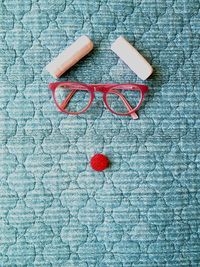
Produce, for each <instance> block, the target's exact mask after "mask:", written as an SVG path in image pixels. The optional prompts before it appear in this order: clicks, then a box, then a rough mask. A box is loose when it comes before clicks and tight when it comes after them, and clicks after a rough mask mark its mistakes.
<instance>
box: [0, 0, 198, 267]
mask: <svg viewBox="0 0 200 267" xmlns="http://www.w3.org/2000/svg"><path fill="white" fill-rule="evenodd" d="M0 6H1V9H0V29H1V31H0V48H1V49H0V73H1V76H0V84H1V89H0V107H1V113H0V123H1V125H0V142H1V147H0V149H1V153H0V155H1V158H0V169H1V172H0V175H1V177H0V266H2V267H4V266H5V267H6V266H11V267H15V266H42V267H45V266H53V267H59V266H67V267H87V266H89V267H90V266H91V267H94V266H100V267H131V266H138V267H148V266H151V267H162V266H163V267H175V266H176V267H182V266H187V267H191V266H200V238H199V235H200V209H199V208H200V180H199V165H200V135H199V128H200V116H199V115H200V112H199V105H200V90H199V88H200V87H199V85H200V83H199V68H200V64H199V58H200V48H199V40H200V39H199V37H200V36H199V33H200V24H199V15H200V14H199V9H200V3H199V0H192V1H188V0H152V1H146V0H143V1H142V0H101V1H100V0H93V1H92V0H85V1H84V0H3V1H1V4H0ZM83 34H86V35H88V36H89V37H90V38H91V39H92V40H93V41H94V43H95V49H94V50H93V52H92V53H90V55H88V56H87V57H85V58H84V59H83V60H81V61H80V62H79V63H78V64H77V65H76V66H75V67H73V68H72V69H71V70H70V71H69V72H67V73H66V74H65V75H64V76H63V77H62V79H63V80H71V81H82V82H89V83H100V82H102V83H105V82H117V83H126V82H141V81H140V80H139V79H137V78H136V76H135V75H134V74H133V73H132V72H131V70H130V69H129V68H127V67H126V66H125V64H124V63H122V62H121V60H119V59H118V58H117V56H116V55H115V54H114V53H113V52H112V51H111V50H110V45H111V43H112V42H113V41H114V40H115V39H116V38H117V37H118V36H119V35H124V36H125V37H126V38H127V39H128V41H129V42H131V43H132V44H134V46H135V47H136V48H137V49H138V50H139V51H140V52H141V53H142V54H143V55H144V56H145V57H146V58H147V59H148V60H149V62H150V63H151V64H152V66H153V67H154V75H153V76H152V77H151V78H150V79H149V80H148V81H147V82H145V83H146V84H148V85H149V88H150V90H149V93H148V95H147V96H146V98H145V102H144V104H143V106H142V107H141V109H140V111H139V112H138V114H139V120H137V121H133V120H132V119H131V118H129V117H127V118H126V117H125V118H121V117H117V116H115V115H113V114H111V113H109V111H107V110H106V109H105V107H104V105H103V102H102V99H101V95H97V98H96V100H95V102H94V104H93V107H92V108H91V109H90V110H88V112H87V113H85V114H83V115H81V116H66V115H64V114H61V113H59V112H58V111H57V109H56V107H55V105H54V102H53V99H52V96H51V92H50V90H48V87H47V85H48V83H49V82H50V81H53V78H51V77H50V75H49V74H48V73H47V72H45V71H44V66H45V65H46V64H47V63H48V62H49V61H50V60H51V59H52V58H53V57H55V56H56V55H57V54H58V53H59V52H60V51H62V50H63V49H64V48H65V47H66V46H67V45H69V44H71V43H72V42H73V41H74V40H75V39H77V38H78V37H79V36H81V35H83ZM94 153H104V154H106V155H107V156H108V157H109V159H110V161H111V162H112V164H111V166H110V168H109V169H107V170H106V171H105V172H102V173H97V172H94V171H92V170H91V168H90V166H89V160H90V158H91V156H92V155H93V154H94Z"/></svg>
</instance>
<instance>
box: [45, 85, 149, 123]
mask: <svg viewBox="0 0 200 267" xmlns="http://www.w3.org/2000/svg"><path fill="white" fill-rule="evenodd" d="M60 86H67V87H68V88H70V89H71V90H72V91H71V93H70V94H69V95H68V96H67V97H66V98H65V100H64V101H63V102H62V103H61V105H59V104H58V102H57V100H56V96H55V91H56V89H57V88H58V87H60ZM49 89H50V90H52V94H53V98H54V101H55V104H56V106H57V107H58V109H59V110H60V111H61V112H64V113H66V114H71V115H78V114H81V113H84V112H86V111H87V110H88V108H89V107H90V106H91V104H92V101H93V100H94V98H95V92H101V93H103V101H104V103H105V105H106V107H107V108H108V110H110V112H112V113H114V114H115V115H119V116H129V115H130V116H131V117H132V118H133V119H137V118H138V116H137V114H136V111H137V110H138V109H139V107H140V106H141V104H142V102H143V100H144V93H145V92H147V91H148V86H146V85H143V84H130V83H129V84H84V83H79V82H55V83H50V84H49ZM77 90H87V91H89V92H90V100H89V102H88V105H87V106H86V107H85V108H84V109H83V110H81V111H80V112H70V111H67V110H65V107H66V106H67V105H68V103H69V101H70V100H71V98H72V97H73V95H74V94H75V93H76V91H77ZM117 90H139V91H140V93H141V94H140V100H139V103H138V105H137V106H136V107H135V108H132V107H131V105H130V104H129V102H128V101H127V99H126V98H125V97H124V96H123V95H122V94H121V93H120V91H119V92H118V91H117ZM109 93H112V94H116V95H117V96H119V97H120V98H121V100H122V101H123V103H124V105H125V106H126V108H127V110H128V112H127V113H125V114H122V113H117V112H115V111H113V110H112V109H111V108H110V106H109V104H108V102H107V94H109Z"/></svg>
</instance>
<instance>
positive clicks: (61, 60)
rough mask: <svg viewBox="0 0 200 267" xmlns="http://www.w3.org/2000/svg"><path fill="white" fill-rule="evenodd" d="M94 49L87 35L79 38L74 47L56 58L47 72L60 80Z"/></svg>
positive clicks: (71, 46)
mask: <svg viewBox="0 0 200 267" xmlns="http://www.w3.org/2000/svg"><path fill="white" fill-rule="evenodd" d="M92 49H93V43H92V41H91V40H90V39H89V38H88V37H87V36H85V35H83V36H81V37H80V38H78V39H77V40H76V41H75V42H74V43H73V44H72V45H70V46H69V47H67V48H66V49H65V50H64V51H63V52H62V53H60V54H59V55H58V56H57V57H56V58H54V59H53V60H52V61H51V62H50V63H49V64H48V65H47V66H46V70H47V71H48V72H49V73H50V74H51V75H52V76H53V77H55V78H59V77H60V76H61V75H62V74H63V73H64V72H65V71H67V70H68V69H69V68H71V67H72V66H73V65H75V64H76V63H77V62H78V61H79V60H80V59H81V58H83V57H84V56H85V55H87V54H88V53H89V52H90V51H91V50H92Z"/></svg>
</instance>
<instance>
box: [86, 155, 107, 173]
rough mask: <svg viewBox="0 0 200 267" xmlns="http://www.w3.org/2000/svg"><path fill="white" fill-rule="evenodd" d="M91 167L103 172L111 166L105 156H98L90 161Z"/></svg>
mask: <svg viewBox="0 0 200 267" xmlns="http://www.w3.org/2000/svg"><path fill="white" fill-rule="evenodd" d="M90 165H91V167H92V169H93V170H95V171H98V172H100V171H103V170H105V169H106V168H107V167H108V166H109V160H108V158H107V157H106V156H104V155H103V154H96V155H94V156H93V157H92V158H91V160H90Z"/></svg>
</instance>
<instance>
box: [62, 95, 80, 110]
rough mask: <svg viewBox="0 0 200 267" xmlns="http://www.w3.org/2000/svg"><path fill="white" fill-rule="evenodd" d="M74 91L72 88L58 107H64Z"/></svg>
mask: <svg viewBox="0 0 200 267" xmlns="http://www.w3.org/2000/svg"><path fill="white" fill-rule="evenodd" d="M75 93H76V90H72V91H71V92H70V93H69V95H68V96H67V97H66V98H65V99H64V100H63V102H62V103H61V105H60V107H61V109H65V108H66V107H67V105H68V103H69V101H70V100H71V98H72V97H73V95H74V94H75Z"/></svg>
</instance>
